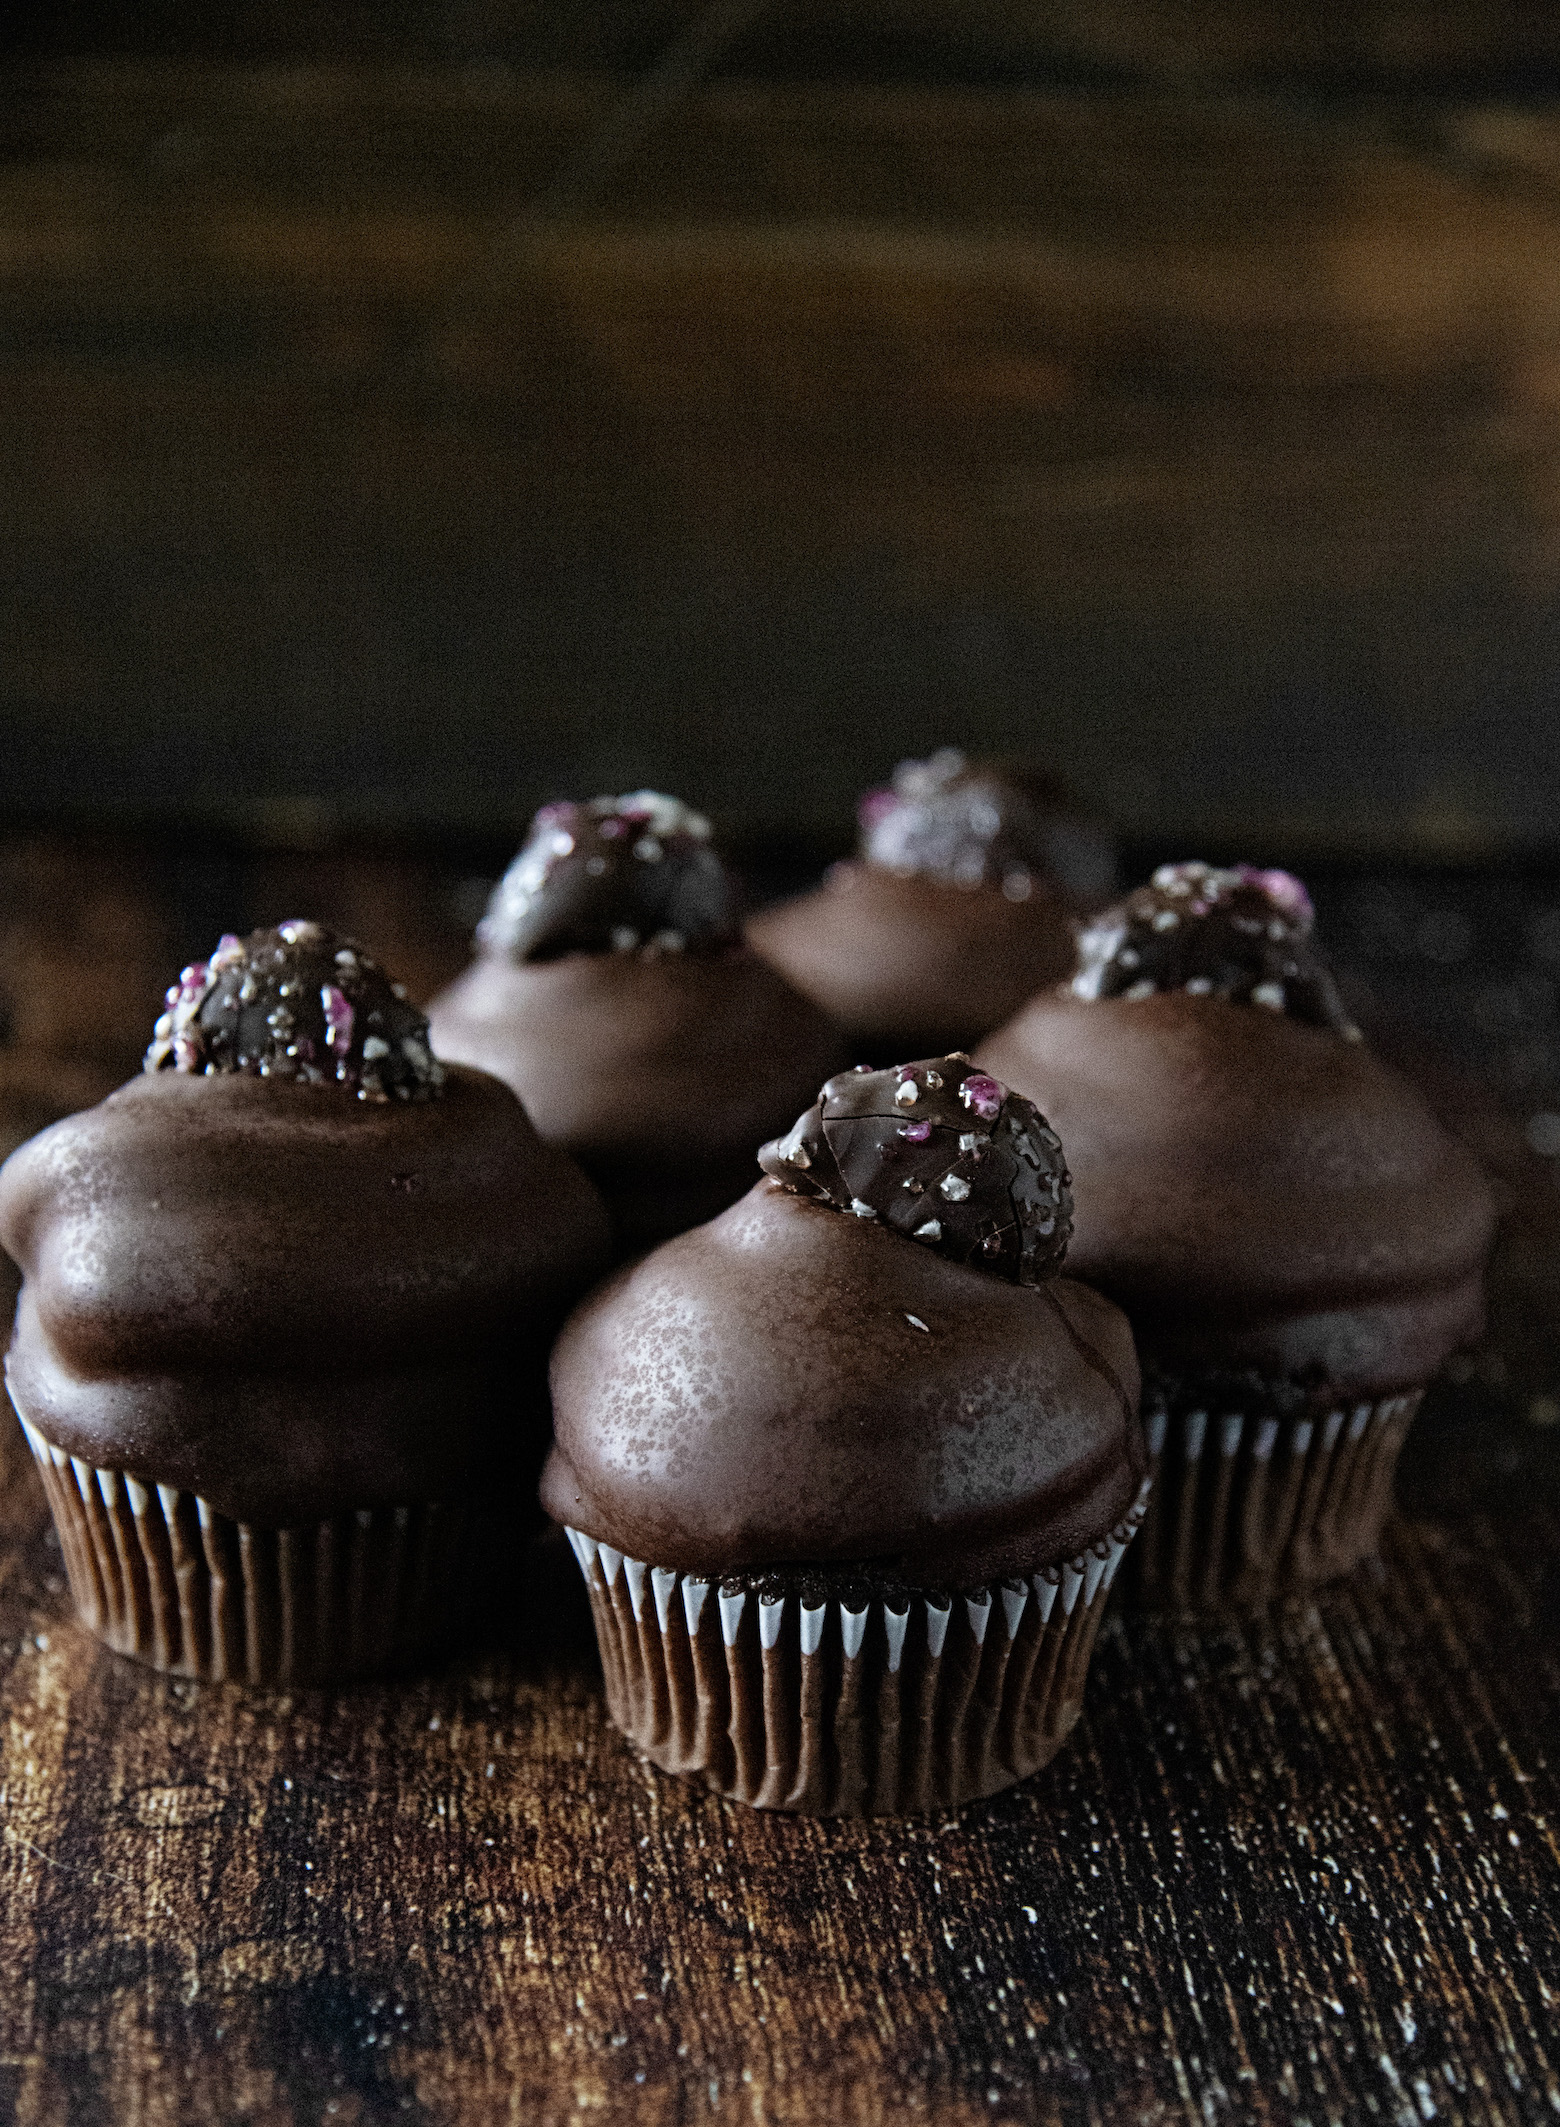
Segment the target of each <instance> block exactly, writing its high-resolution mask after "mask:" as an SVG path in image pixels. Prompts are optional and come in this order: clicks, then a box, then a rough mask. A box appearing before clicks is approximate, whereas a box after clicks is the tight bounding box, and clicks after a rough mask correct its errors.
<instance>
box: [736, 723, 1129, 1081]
mask: <svg viewBox="0 0 1560 2127" xmlns="http://www.w3.org/2000/svg"><path fill="white" fill-rule="evenodd" d="M860 816H861V840H860V854H859V859H858V861H856V862H854V863H850V864H836V865H835V866H834V868H833V869H832V871H831V872H830V873H829V875H828V877H827V878H826V879H825V880H824V883H823V885H822V886H821V887H819V888H818V889H817V890H816V891H815V892H813V893H809V894H803V895H801V896H799V897H798V898H797V899H796V900H793V901H786V902H782V903H781V904H780V905H779V906H778V907H776V908H769V909H764V910H763V911H761V913H760V914H759V915H757V916H755V917H753V918H752V919H751V920H750V921H749V923H748V926H747V933H748V937H749V938H750V939H751V940H752V942H753V944H754V945H755V946H756V947H757V949H758V950H759V952H761V953H762V954H763V955H764V957H765V958H766V959H767V960H771V961H773V963H774V964H775V966H776V967H777V968H779V969H780V970H781V972H782V973H783V974H785V975H786V976H788V977H789V978H790V980H791V981H792V982H794V983H795V985H796V987H797V988H798V989H799V990H802V991H804V992H805V993H806V995H807V996H809V997H813V998H816V999H817V1001H818V1003H819V1004H821V1005H822V1006H823V1008H824V1009H825V1011H827V1012H828V1013H830V1014H831V1015H832V1017H833V1018H834V1019H836V1020H837V1021H838V1022H839V1024H840V1025H841V1026H842V1027H844V1029H845V1031H846V1033H847V1034H848V1035H849V1036H850V1038H851V1040H852V1042H853V1044H854V1045H855V1046H856V1048H857V1050H858V1053H863V1054H866V1052H869V1051H871V1052H875V1054H870V1055H867V1057H866V1060H868V1061H876V1060H877V1058H879V1057H881V1056H883V1055H889V1056H895V1055H898V1056H929V1055H932V1054H934V1053H935V1052H936V1051H939V1050H948V1049H956V1048H961V1047H965V1046H968V1044H970V1043H971V1042H974V1041H977V1040H978V1039H979V1038H980V1036H981V1035H982V1034H985V1033H988V1032H989V1031H990V1029H991V1028H993V1027H995V1026H1000V1025H1001V1023H1002V1022H1003V1020H1004V1019H1007V1018H1009V1017H1010V1016H1011V1015H1012V1014H1013V1013H1014V1012H1016V1011H1017V1010H1018V1008H1019V1006H1020V1005H1021V1004H1022V1003H1023V1002H1024V1000H1025V998H1027V997H1030V996H1032V995H1033V994H1034V992H1035V991H1036V990H1037V989H1039V988H1040V987H1041V986H1042V985H1043V984H1045V983H1048V982H1056V981H1059V980H1060V979H1061V977H1062V976H1064V975H1065V974H1067V973H1068V972H1069V971H1070V969H1071V968H1072V965H1073V953H1074V940H1073V916H1074V913H1075V912H1076V911H1077V910H1078V909H1081V908H1086V907H1090V906H1092V905H1093V904H1094V903H1095V902H1096V901H1098V900H1099V899H1100V898H1101V896H1102V895H1104V894H1106V893H1108V892H1109V891H1110V889H1111V887H1112V886H1113V885H1114V883H1115V857H1114V852H1113V850H1112V847H1111V843H1110V839H1109V837H1108V836H1107V835H1105V834H1104V833H1103V832H1102V831H1101V830H1100V829H1099V828H1098V827H1097V826H1096V825H1095V824H1094V823H1093V822H1092V821H1090V820H1088V819H1086V818H1084V817H1082V816H1081V815H1080V814H1078V813H1077V812H1076V811H1075V810H1074V809H1073V808H1072V807H1071V806H1070V805H1069V803H1068V801H1067V798H1066V795H1065V793H1064V791H1063V790H1062V788H1061V785H1060V784H1059V783H1058V782H1056V780H1055V779H1054V778H1053V777H1049V776H1046V775H1043V774H1040V773H1038V772H1036V771H1034V770H1032V769H1024V768H1020V767H1017V766H1015V765H1013V764H1007V763H1003V762H997V761H988V762H976V763H973V764H971V763H968V762H966V760H965V758H964V756H963V754H962V753H959V752H958V751H957V750H956V749H955V748H953V747H951V746H950V747H945V748H944V749H943V751H942V752H940V753H936V754H934V755H933V756H932V758H931V759H930V760H929V761H902V762H901V763H900V764H899V767H898V768H897V769H896V770H895V773H894V780H893V783H892V785H891V786H890V787H889V788H888V789H886V790H871V791H868V792H867V794H866V796H865V797H864V798H863V799H862V801H861V807H860Z"/></svg>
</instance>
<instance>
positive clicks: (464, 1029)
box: [429, 790, 844, 1252]
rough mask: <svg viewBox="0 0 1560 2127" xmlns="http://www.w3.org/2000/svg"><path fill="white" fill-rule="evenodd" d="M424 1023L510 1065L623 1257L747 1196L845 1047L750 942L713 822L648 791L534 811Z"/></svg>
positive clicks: (455, 1051) (464, 1049)
mask: <svg viewBox="0 0 1560 2127" xmlns="http://www.w3.org/2000/svg"><path fill="white" fill-rule="evenodd" d="M429 1018H430V1021H431V1024H432V1028H433V1039H434V1042H435V1044H436V1046H437V1048H438V1051H439V1054H440V1055H441V1056H443V1057H446V1058H449V1059H453V1060H454V1061H457V1062H460V1063H470V1064H475V1065H477V1066H478V1067H479V1068H480V1069H482V1070H485V1071H491V1072H493V1073H494V1074H495V1075H496V1076H497V1077H499V1078H502V1079H503V1080H504V1081H505V1083H506V1084H507V1085H510V1086H512V1087H513V1088H514V1090H515V1092H516V1093H518V1094H519V1096H520V1098H521V1099H522V1100H523V1101H524V1102H525V1105H526V1108H527V1110H528V1112H529V1113H530V1115H531V1118H532V1120H533V1121H534V1122H535V1124H536V1127H537V1129H538V1130H539V1131H540V1132H541V1134H542V1136H543V1137H544V1138H545V1139H546V1141H547V1142H548V1143H549V1144H552V1145H557V1146H560V1147H561V1148H562V1149H563V1150H564V1151H566V1152H568V1153H570V1154H571V1155H572V1156H573V1157H574V1158H575V1159H577V1160H578V1161H579V1163H580V1165H581V1166H582V1167H583V1168H584V1169H585V1171H586V1173H587V1174H588V1175H589V1176H590V1177H591V1179H592V1180H593V1181H594V1182H595V1184H596V1186H597V1187H598V1188H599V1189H600V1191H601V1193H602V1195H603V1196H604V1197H605V1198H606V1201H607V1206H608V1209H609V1210H610V1211H611V1213H612V1218H613V1222H614V1226H615V1228H616V1232H617V1237H618V1243H619V1246H620V1248H621V1249H622V1250H624V1251H625V1252H627V1251H632V1250H634V1249H638V1248H647V1247H649V1246H651V1245H652V1244H653V1243H654V1242H656V1241H658V1240H663V1239H665V1238H666V1237H667V1236H668V1235H669V1234H674V1233H681V1232H682V1231H683V1230H684V1228H686V1227H688V1226H693V1225H697V1224H698V1222H699V1221H700V1220H701V1219H707V1218H710V1217H712V1216H713V1215H714V1213H715V1212H717V1211H721V1210H723V1209H724V1208H725V1206H726V1205H728V1204H730V1203H732V1202H734V1201H735V1199H736V1198H737V1197H739V1196H741V1195H742V1193H743V1191H744V1190H745V1189H746V1188H747V1186H748V1183H749V1181H750V1179H751V1176H752V1172H753V1159H754V1155H755V1154H756V1152H757V1150H758V1148H759V1146H760V1145H761V1144H762V1143H763V1142H764V1140H765V1139H766V1138H768V1137H771V1136H773V1134H774V1132H775V1131H776V1130H779V1129H782V1128H783V1127H784V1126H785V1124H786V1123H787V1122H788V1121H789V1119H790V1118H791V1117H792V1116H793V1115H794V1114H795V1113H796V1111H797V1108H798V1107H799V1106H800V1105H801V1104H802V1103H803V1102H804V1101H806V1100H807V1099H808V1098H809V1097H810V1095H811V1093H812V1090H813V1088H814V1087H815V1086H816V1085H817V1084H818V1081H819V1079H820V1078H823V1077H825V1076H826V1075H827V1074H828V1073H829V1072H830V1071H832V1070H834V1069H835V1068H836V1067H837V1066H838V1065H839V1064H840V1063H841V1062H843V1061H844V1051H843V1047H842V1044H841V1040H840V1036H839V1032H838V1030H837V1029H836V1028H835V1027H834V1026H833V1025H832V1024H831V1023H830V1021H829V1020H828V1018H827V1017H826V1016H825V1015H824V1013H823V1012H821V1011H820V1010H819V1009H818V1008H817V1007H816V1006H815V1005H812V1004H809V1003H808V1001H807V1000H806V999H805V998H804V997H799V996H798V995H797V993H796V992H795V991H794V990H793V989H792V988H791V987H790V985H789V984H788V983H787V982H785V981H784V980H783V979H782V978H781V977H780V976H779V975H777V974H776V973H775V971H774V969H773V968H771V967H770V966H768V964H767V963H766V962H765V961H763V960H761V959H759V957H758V956H757V954H755V953H752V952H749V951H748V950H747V948H746V947H745V946H744V945H743V944H742V942H741V934H740V931H739V928H738V924H737V892H736V887H735V883H734V881H733V880H732V878H731V875H730V874H729V873H728V871H727V870H726V867H725V866H724V864H723V863H722V862H721V860H720V858H719V856H718V855H717V854H716V852H715V850H714V849H713V848H712V847H711V845H710V829H709V822H708V821H707V820H704V819H702V818H701V817H700V816H699V814H698V813H696V812H690V811H689V810H688V808H687V806H685V805H683V804H680V803H679V802H678V800H677V799H676V798H667V797H661V796H659V795H658V794H657V793H656V792H654V791H650V790H641V791H635V792H634V793H633V794H632V795H630V796H628V797H620V798H596V799H594V800H593V801H592V802H591V803H590V804H588V805H573V804H560V805H548V806H545V807H544V808H543V809H542V811H540V812H539V813H538V814H537V815H536V818H535V820H534V821H533V822H532V826H531V834H530V838H529V840H528V841H527V842H526V845H525V847H524V848H523V849H522V850H521V852H520V854H519V856H518V857H517V858H516V859H515V862H514V863H513V864H512V865H511V867H510V869H509V871H508V872H507V873H506V875H505V876H504V878H503V879H502V881H501V882H500V883H499V886H498V888H497V889H496V891H495V892H494V895H493V898H492V901H491V902H490V904H489V906H488V911H487V914H486V915H485V916H484V918H483V919H482V922H481V923H480V924H479V926H478V928H477V957H476V959H475V960H474V961H473V962H472V964H471V966H470V967H469V968H468V969H467V970H466V972H465V973H464V974H463V975H461V976H460V977H459V978H458V979H457V980H456V981H455V982H453V983H452V984H451V985H450V986H449V988H448V989H446V990H444V991H443V992H442V993H441V994H440V995H439V996H437V997H436V998H435V999H434V1000H433V1003H432V1005H431V1006H430V1007H429Z"/></svg>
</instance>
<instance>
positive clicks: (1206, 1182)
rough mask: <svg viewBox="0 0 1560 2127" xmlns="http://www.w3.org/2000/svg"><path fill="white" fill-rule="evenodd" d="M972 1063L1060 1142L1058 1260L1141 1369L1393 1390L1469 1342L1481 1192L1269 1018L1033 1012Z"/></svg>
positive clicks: (1400, 1094)
mask: <svg viewBox="0 0 1560 2127" xmlns="http://www.w3.org/2000/svg"><path fill="white" fill-rule="evenodd" d="M977 1061H978V1062H979V1063H981V1064H983V1065H984V1066H985V1068H987V1069H988V1070H990V1071H992V1072H995V1073H998V1074H1000V1075H1001V1076H1002V1077H1003V1078H1005V1079H1006V1080H1007V1081H1008V1082H1009V1083H1010V1084H1012V1085H1015V1086H1017V1087H1019V1088H1021V1089H1022V1090H1023V1091H1024V1092H1026V1093H1027V1094H1028V1095H1029V1097H1030V1098H1031V1099H1032V1100H1035V1101H1037V1102H1039V1103H1040V1105H1041V1106H1043V1107H1044V1109H1045V1111H1046V1113H1047V1114H1048V1115H1049V1116H1050V1118H1051V1121H1052V1123H1053V1124H1054V1126H1055V1128H1056V1129H1057V1131H1058V1132H1059V1133H1060V1135H1061V1138H1062V1141H1063V1143H1064V1144H1065V1145H1066V1147H1067V1159H1068V1165H1069V1166H1070V1168H1071V1169H1072V1176H1073V1193H1074V1199H1075V1208H1074V1227H1073V1239H1072V1243H1071V1247H1070V1250H1069V1256H1068V1262H1069V1267H1070V1269H1071V1270H1073V1272H1074V1273H1075V1274H1076V1275H1077V1276H1079V1277H1082V1278H1087V1279H1088V1280H1089V1281H1090V1282H1091V1283H1092V1284H1095V1285H1098V1286H1099V1287H1100V1289H1101V1290H1102V1291H1104V1292H1107V1293H1109V1294H1110V1295H1111V1297H1112V1298H1113V1299H1115V1300H1116V1301H1118V1302H1119V1303H1120V1305H1121V1306H1122V1307H1124V1308H1125V1309H1126V1311H1127V1313H1128V1314H1129V1315H1130V1316H1131V1318H1132V1323H1133V1327H1134V1329H1135V1330H1136V1332H1137V1336H1138V1341H1139V1346H1140V1349H1141V1350H1142V1353H1143V1356H1144V1361H1145V1364H1146V1363H1148V1362H1149V1361H1150V1360H1152V1361H1153V1362H1155V1363H1156V1364H1157V1365H1160V1366H1163V1367H1164V1368H1166V1369H1167V1370H1168V1371H1170V1372H1179V1371H1181V1370H1183V1369H1186V1368H1197V1369H1199V1370H1201V1369H1204V1368H1213V1369H1219V1370H1225V1371H1238V1370H1242V1369H1245V1368H1248V1367H1255V1368H1256V1369H1257V1370H1258V1371H1259V1372H1261V1373H1264V1374H1267V1375H1275V1376H1284V1377H1288V1378H1291V1379H1296V1380H1298V1379H1302V1378H1303V1379H1316V1380H1318V1381H1325V1382H1327V1383H1329V1384H1330V1385H1331V1386H1332V1388H1333V1390H1334V1391H1335V1392H1336V1393H1339V1394H1342V1395H1357V1396H1360V1397H1373V1396H1382V1395H1390V1394H1392V1393H1394V1392H1396V1391H1398V1390H1400V1389H1405V1388H1410V1387H1413V1386H1415V1385H1418V1384H1421V1383H1423V1382H1425V1381H1427V1380H1428V1379H1429V1377H1430V1375H1431V1374H1432V1373H1433V1372H1434V1371H1435V1369H1436V1367H1437V1366H1438V1365H1439V1364H1440V1363H1441V1361H1442V1360H1443V1359H1445V1358H1446V1357H1447V1355H1448V1354H1449V1353H1450V1352H1452V1351H1454V1350H1456V1349H1457V1348H1458V1347H1459V1346H1460V1345H1463V1344H1466V1343H1468V1342H1470V1341H1471V1340H1472V1339H1473V1338H1474V1337H1475V1336H1477V1334H1478V1332H1479V1329H1480V1327H1481V1324H1482V1320H1483V1288H1482V1279H1483V1267H1484V1261H1485V1258H1486V1256H1487V1254H1488V1251H1489V1246H1490V1240H1491V1236H1492V1231H1493V1226H1494V1205H1493V1201H1492V1198H1491V1195H1490V1190H1489V1187H1488V1184H1487V1183H1486V1182H1485V1180H1484V1177H1483V1175H1482V1174H1481V1173H1480V1172H1479V1169H1478V1167H1477V1166H1476V1164H1475V1162H1474V1160H1473V1158H1472V1156H1471V1155H1470V1154H1469V1153H1468V1152H1467V1151H1466V1150H1465V1149H1464V1148H1463V1146H1462V1145H1460V1144H1459V1143H1458V1142H1457V1141H1456V1140H1455V1139H1454V1138H1452V1137H1451V1136H1450V1135H1449V1134H1448V1133H1447V1132H1446V1131H1445V1130H1443V1129H1442V1128H1441V1126H1440V1124H1439V1123H1437V1122H1436V1120H1435V1118H1434V1117H1433V1116H1432V1115H1431V1113H1430V1110H1429V1109H1428V1108H1427V1107H1426V1106H1425V1104H1424V1102H1423V1101H1422V1100H1421V1099H1420V1097H1419V1095H1418V1094H1417V1093H1416V1092H1415V1091H1414V1089H1413V1088H1412V1087H1411V1086H1410V1085H1409V1084H1408V1083H1407V1082H1406V1081H1405V1080H1404V1079H1402V1078H1400V1077H1399V1076H1398V1074H1397V1073H1396V1072H1395V1071H1393V1070H1391V1069H1390V1068H1389V1067H1388V1066H1387V1065H1386V1064H1384V1063H1382V1062H1381V1061H1380V1059H1379V1058H1377V1057H1375V1056H1373V1055H1372V1054H1371V1053H1370V1051H1369V1050H1368V1049H1366V1048H1365V1047H1364V1046H1362V1045H1361V1044H1359V1043H1355V1042H1349V1041H1346V1040H1344V1039H1342V1038H1341V1037H1340V1036H1339V1035H1337V1034H1335V1033H1332V1032H1330V1031H1328V1030H1326V1029H1324V1028H1319V1027H1314V1026H1307V1025H1304V1024H1302V1023H1301V1022H1300V1021H1298V1020H1297V1019H1294V1018H1291V1017H1290V1016H1288V1015H1287V1014H1286V1013H1283V1012H1277V1011H1261V1010H1253V1009H1252V1008H1251V1007H1250V1006H1249V1005H1244V1004H1235V1003H1230V1002H1229V1001H1227V1000H1225V999H1222V998H1217V997H1202V996H1188V995H1187V994H1186V993H1185V992H1184V991H1169V992H1162V993H1160V994H1157V995H1155V996H1152V997H1147V998H1144V999H1143V1000H1141V1001H1139V1002H1129V1001H1127V1000H1126V999H1124V998H1115V999H1103V1000H1101V1001H1099V1002H1097V1003H1089V1002H1087V1001H1084V1000H1081V999H1079V998H1077V997H1074V996H1071V995H1068V994H1066V993H1060V994H1051V995H1048V996H1042V997H1037V998H1035V999H1034V1000H1033V1002H1032V1003H1031V1004H1030V1005H1029V1006H1028V1007H1027V1008H1026V1009H1025V1011H1023V1012H1022V1013H1021V1014H1020V1015H1019V1017H1018V1018H1017V1019H1015V1020H1014V1021H1013V1023H1012V1024H1011V1025H1010V1026H1008V1027H1005V1028H1004V1029H1003V1030H1002V1031H1001V1033H1000V1034H997V1035H994V1036H993V1037H992V1038H991V1040H990V1041H988V1042H985V1043H984V1044H983V1045H982V1047H981V1048H980V1050H979V1051H978V1054H977Z"/></svg>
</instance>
